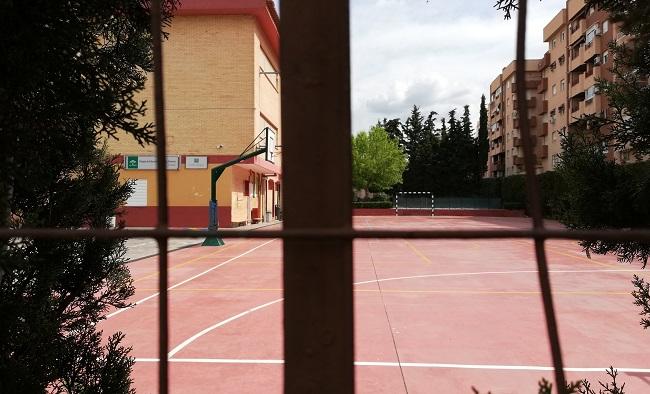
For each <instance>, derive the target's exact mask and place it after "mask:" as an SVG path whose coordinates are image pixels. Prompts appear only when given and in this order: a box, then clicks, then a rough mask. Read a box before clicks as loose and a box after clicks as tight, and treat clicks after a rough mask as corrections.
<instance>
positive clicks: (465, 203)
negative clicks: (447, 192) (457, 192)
mask: <svg viewBox="0 0 650 394" xmlns="http://www.w3.org/2000/svg"><path fill="white" fill-rule="evenodd" d="M501 208H503V204H502V203H501V199H500V198H483V197H436V199H435V209H501Z"/></svg>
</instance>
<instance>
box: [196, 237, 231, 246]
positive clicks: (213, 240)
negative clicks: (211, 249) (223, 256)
mask: <svg viewBox="0 0 650 394" xmlns="http://www.w3.org/2000/svg"><path fill="white" fill-rule="evenodd" d="M225 244H226V243H225V242H223V239H222V238H219V237H207V238H206V239H205V241H203V243H202V244H201V246H223V245H225Z"/></svg>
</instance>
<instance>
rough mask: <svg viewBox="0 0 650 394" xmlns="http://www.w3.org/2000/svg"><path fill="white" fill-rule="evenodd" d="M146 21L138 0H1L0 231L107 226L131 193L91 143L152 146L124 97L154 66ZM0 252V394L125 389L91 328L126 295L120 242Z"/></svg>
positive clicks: (127, 367) (36, 243) (29, 245)
mask: <svg viewBox="0 0 650 394" xmlns="http://www.w3.org/2000/svg"><path fill="white" fill-rule="evenodd" d="M175 3H176V2H175V1H172V0H164V1H163V13H164V15H163V22H164V23H165V24H168V23H169V22H170V20H171V15H172V11H173V9H174V7H175ZM149 13H150V3H149V1H148V0H115V1H100V0H88V1H82V2H79V1H72V2H70V1H67V2H66V1H63V2H61V1H46V0H35V1H30V2H16V1H0V32H1V33H2V34H0V48H2V56H0V70H2V75H3V77H2V78H0V108H2V111H0V158H2V159H0V192H1V193H2V197H3V198H2V202H3V204H2V205H3V206H2V208H3V209H2V210H1V211H0V217H1V218H2V224H3V225H6V226H8V227H10V228H45V227H53V228H100V229H101V228H104V229H106V228H108V226H109V218H110V217H111V216H113V215H114V213H115V211H116V209H117V208H118V207H120V206H121V205H123V203H124V201H125V200H126V198H127V197H128V195H129V193H130V192H131V186H130V185H128V184H123V183H121V182H120V181H119V177H118V167H117V165H115V164H112V163H111V161H112V158H110V157H107V156H106V153H105V151H104V150H103V149H102V148H101V145H102V143H101V141H102V140H103V139H106V138H107V137H108V138H110V137H114V138H117V136H118V132H122V131H123V132H125V133H126V134H127V135H129V136H130V137H131V138H135V139H136V140H137V141H138V142H140V143H141V144H144V143H149V142H153V140H154V129H153V125H151V124H141V123H139V122H138V121H139V119H140V118H141V116H142V115H143V114H144V113H145V108H146V107H145V103H144V102H140V101H137V100H136V99H135V95H136V93H137V92H138V91H140V90H142V89H143V88H144V84H145V79H146V75H147V72H149V71H151V68H152V55H151V47H152V45H151V44H152V42H151V33H150V22H149V19H150V15H149ZM120 130H121V131H120ZM7 197H8V198H7ZM1 242H2V245H0V316H2V318H1V319H0V392H3V393H4V392H7V393H13V392H16V393H17V392H44V391H46V390H47V391H51V392H55V393H57V392H60V393H64V392H75V393H130V392H132V390H131V388H130V386H131V380H130V378H129V374H130V371H131V368H132V365H133V360H132V358H130V357H129V356H128V352H129V349H127V348H124V347H123V346H121V345H120V343H121V341H122V338H123V336H122V335H121V334H119V333H118V334H115V335H113V336H111V337H110V339H109V341H108V343H107V344H104V345H102V340H101V338H102V337H101V332H98V331H97V330H96V324H97V322H99V321H100V320H102V319H103V318H104V315H105V313H106V311H107V310H108V309H109V308H121V307H125V306H127V299H128V298H129V297H130V296H131V295H132V294H133V286H132V280H131V276H130V273H129V271H128V268H127V267H126V265H125V262H126V259H125V258H124V253H125V248H124V242H123V240H101V239H92V238H88V239H82V240H47V239H10V240H6V239H5V240H2V241H1Z"/></svg>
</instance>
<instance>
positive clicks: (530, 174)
mask: <svg viewBox="0 0 650 394" xmlns="http://www.w3.org/2000/svg"><path fill="white" fill-rule="evenodd" d="M527 13H528V0H519V12H518V17H517V44H516V46H517V63H516V79H517V82H519V83H518V84H517V92H516V94H517V100H518V101H519V102H520V103H525V102H526V100H527V98H526V83H525V81H526V17H527ZM518 117H519V125H520V126H521V128H520V131H521V137H522V138H521V139H522V141H523V149H524V168H525V170H526V188H527V193H526V197H527V199H528V203H529V204H528V205H529V207H530V211H531V217H532V221H533V229H535V230H544V217H543V214H542V212H543V209H542V201H541V198H540V188H539V183H538V180H537V176H536V171H535V168H536V164H537V163H536V157H535V156H534V153H533V141H532V139H531V132H530V122H529V120H528V106H527V105H520V106H519V114H518ZM533 138H536V136H534V137H533ZM534 239H535V260H536V262H537V272H538V277H539V286H540V289H541V292H542V303H543V305H544V317H545V320H546V333H547V335H548V339H549V344H550V347H551V356H552V358H553V367H554V372H555V385H556V387H557V390H558V393H562V392H564V391H565V389H566V378H565V375H564V363H563V362H562V348H561V346H560V334H559V332H558V327H557V319H556V315H555V307H554V306H553V293H552V288H551V278H550V277H549V273H548V263H547V261H546V251H545V249H544V239H543V238H539V237H535V238H534Z"/></svg>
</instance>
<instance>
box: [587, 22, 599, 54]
mask: <svg viewBox="0 0 650 394" xmlns="http://www.w3.org/2000/svg"><path fill="white" fill-rule="evenodd" d="M597 34H598V24H595V25H593V26H592V27H590V28H589V30H587V34H585V46H586V47H587V48H589V47H590V46H591V44H592V43H593V41H594V38H596V35H597Z"/></svg>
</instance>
